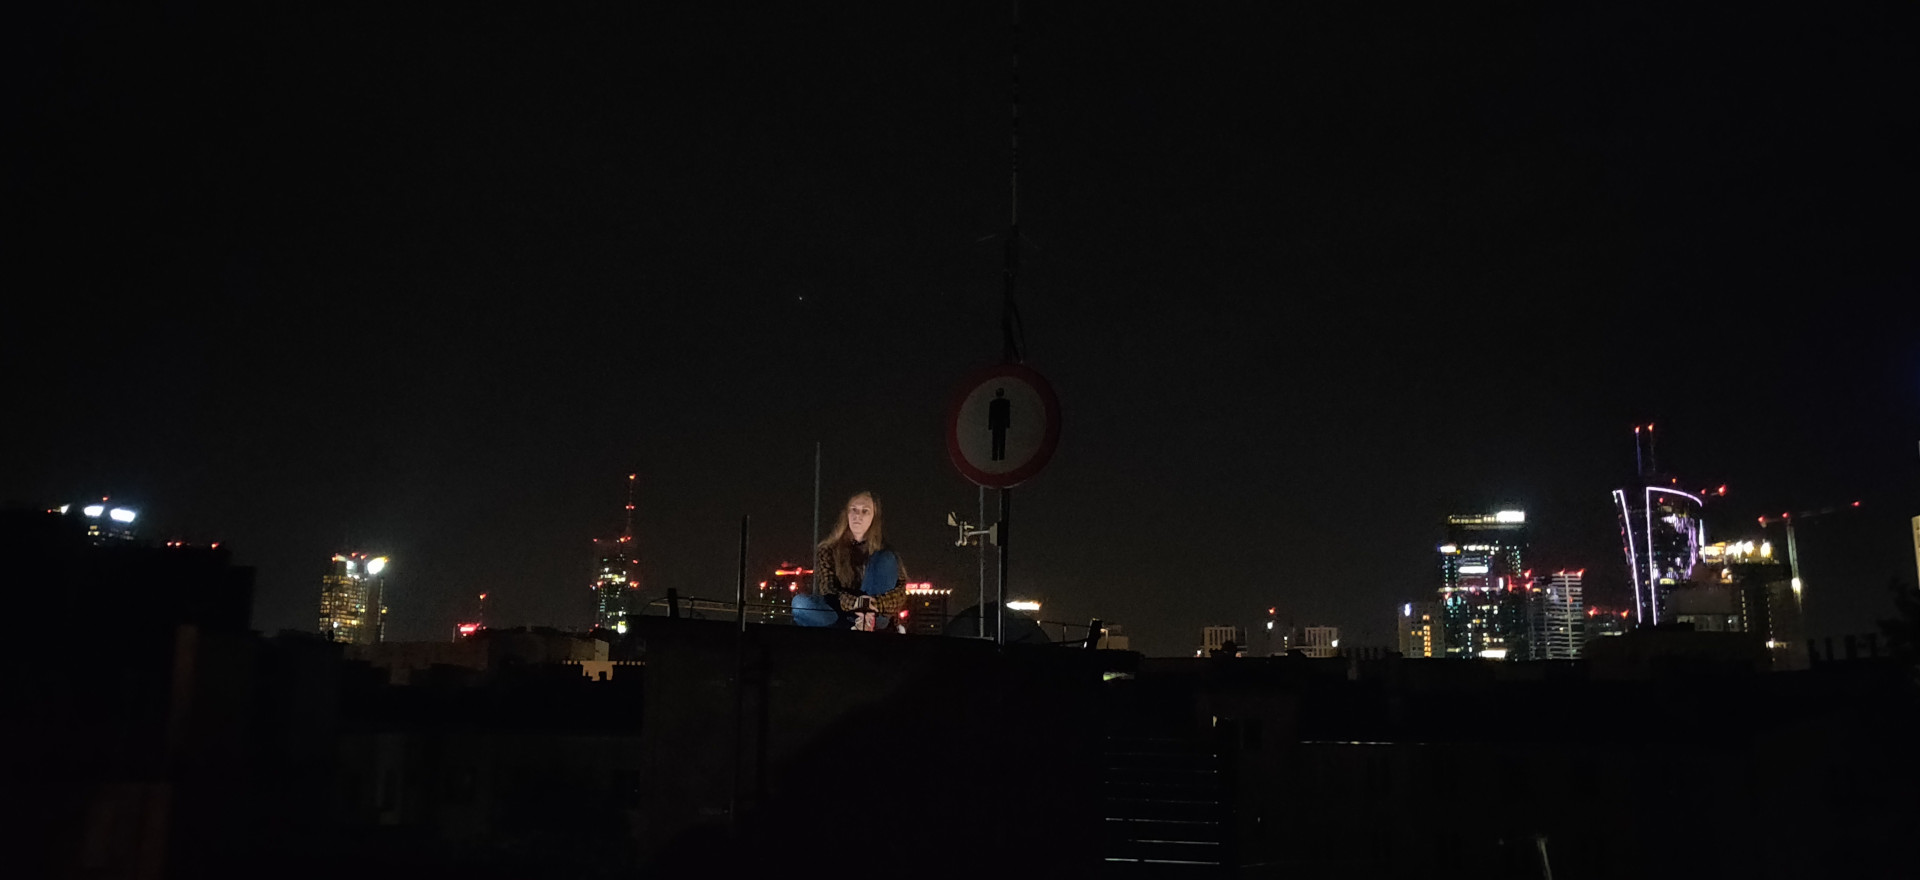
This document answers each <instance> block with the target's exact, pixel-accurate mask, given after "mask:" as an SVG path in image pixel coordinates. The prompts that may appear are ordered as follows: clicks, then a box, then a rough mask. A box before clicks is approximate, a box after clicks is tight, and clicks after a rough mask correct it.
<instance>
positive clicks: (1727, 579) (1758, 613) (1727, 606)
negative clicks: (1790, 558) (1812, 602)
mask: <svg viewBox="0 0 1920 880" xmlns="http://www.w3.org/2000/svg"><path fill="white" fill-rule="evenodd" d="M1696 574H1697V576H1698V580H1697V582H1696V583H1695V584H1693V585H1690V586H1689V587H1688V589H1686V590H1684V591H1681V592H1679V593H1677V594H1675V597H1676V601H1675V603H1674V609H1675V611H1676V613H1675V615H1674V617H1675V619H1676V620H1677V621H1680V622H1687V623H1692V624H1694V628H1695V629H1719V630H1725V631H1730V632H1749V633H1754V634H1756V635H1759V636H1761V637H1762V638H1763V639H1765V643H1766V646H1767V652H1768V654H1769V655H1770V657H1771V661H1772V666H1773V668H1774V669H1777V670H1787V669H1805V668H1806V667H1807V651H1806V630H1805V628H1804V626H1803V624H1802V621H1801V616H1800V592H1799V591H1798V590H1795V589H1794V588H1793V573H1792V569H1791V568H1789V566H1788V565H1786V564H1785V562H1784V561H1783V560H1781V559H1780V558H1779V557H1778V556H1776V555H1775V554H1774V552H1773V545H1771V544H1769V543H1767V542H1766V541H1765V540H1761V541H1759V542H1754V541H1733V542H1729V543H1720V544H1709V545H1707V546H1705V547H1702V548H1700V564H1699V566H1698V567H1697V568H1696ZM1696 597H1705V598H1706V599H1707V600H1709V601H1712V600H1719V603H1720V604H1719V605H1718V606H1717V607H1714V606H1710V609H1709V610H1711V611H1713V612H1718V614H1719V615H1721V616H1723V617H1724V619H1725V620H1726V622H1727V624H1726V625H1725V626H1720V627H1715V626H1711V625H1707V626H1702V625H1701V624H1702V621H1701V620H1700V615H1698V614H1685V613H1680V612H1688V611H1697V610H1698V609H1697V608H1694V607H1687V604H1692V605H1696V606H1697V605H1699V604H1702V603H1701V602H1700V601H1698V599H1697V598H1696ZM1683 599H1684V600H1695V601H1692V602H1691V603H1683V602H1682V601H1681V600H1683Z"/></svg>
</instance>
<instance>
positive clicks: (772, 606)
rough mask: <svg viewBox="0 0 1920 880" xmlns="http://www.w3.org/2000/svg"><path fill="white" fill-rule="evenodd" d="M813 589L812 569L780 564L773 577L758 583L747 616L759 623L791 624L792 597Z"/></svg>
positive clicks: (787, 563)
mask: <svg viewBox="0 0 1920 880" xmlns="http://www.w3.org/2000/svg"><path fill="white" fill-rule="evenodd" d="M812 588H813V569H811V568H807V567H805V566H800V565H794V564H793V563H791V562H782V563H780V565H779V566H778V567H776V568H774V570H773V576H772V577H769V578H767V579H766V580H764V581H761V582H760V591H759V593H758V594H757V595H756V596H755V604H754V607H753V608H752V609H750V610H749V611H748V614H747V616H748V617H749V618H751V619H754V620H758V621H760V622H761V623H792V622H793V597H794V596H796V595H799V594H800V592H801V591H803V590H809V589H812Z"/></svg>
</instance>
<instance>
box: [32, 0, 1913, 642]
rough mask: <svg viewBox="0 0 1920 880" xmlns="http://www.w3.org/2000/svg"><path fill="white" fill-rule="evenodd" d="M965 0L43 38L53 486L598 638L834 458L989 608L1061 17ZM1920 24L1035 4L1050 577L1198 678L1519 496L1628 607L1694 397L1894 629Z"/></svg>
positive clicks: (763, 560) (401, 604)
mask: <svg viewBox="0 0 1920 880" xmlns="http://www.w3.org/2000/svg"><path fill="white" fill-rule="evenodd" d="M923 5H924V4H885V5H878V6H876V7H874V8H870V9H851V8H848V7H846V6H843V5H840V4H834V5H833V6H832V8H822V9H818V10H801V9H791V8H789V5H787V4H769V5H767V6H766V7H765V8H753V7H748V6H736V7H733V8H730V9H725V10H719V9H712V10H710V9H708V8H707V6H708V5H706V4H680V6H683V7H689V8H682V9H674V10H669V9H666V8H663V7H661V5H660V4H600V5H594V6H590V7H581V8H579V9H575V10H572V11H558V10H553V9H548V8H545V6H546V5H545V4H520V5H518V6H517V7H514V8H510V9H508V10H505V11H476V10H475V9H473V8H471V7H470V6H469V5H466V4H446V5H445V6H444V7H442V8H440V9H438V10H435V11H407V10H406V9H403V8H402V7H412V6H414V4H369V5H366V6H364V7H358V8H355V7H354V5H353V4H314V5H311V6H309V7H307V8H304V9H300V10H298V11H284V10H282V11H269V10H267V9H263V8H260V7H261V4H235V5H234V6H233V7H231V8H228V7H225V6H222V5H219V4H186V3H175V4H162V5H161V7H162V8H159V9H152V8H148V7H149V5H148V4H76V5H73V6H69V5H66V4H50V5H49V8H45V9H40V10H38V11H36V12H34V13H32V16H31V17H29V18H25V19H16V20H15V24H14V26H12V27H9V28H7V29H6V30H7V31H8V35H7V38H6V41H7V45H6V46H5V52H4V55H5V59H6V60H5V62H4V63H5V64H6V72H7V75H8V82H10V83H12V84H13V86H12V87H11V88H9V89H8V90H7V92H6V96H5V102H6V103H5V105H4V109H5V118H6V120H7V129H8V131H9V132H10V134H9V136H8V138H7V141H8V142H9V143H8V147H7V152H6V155H7V157H8V158H7V164H6V176H5V179H4V186H5V192H4V200H5V203H6V205H7V211H8V213H9V214H10V215H11V221H10V223H9V226H10V227H11V228H12V229H13V230H15V231H14V232H13V233H10V234H9V235H7V236H6V243H5V245H4V247H5V259H6V267H5V276H4V277H5V281H4V286H5V288H6V289H7V290H8V293H7V295H6V299H5V302H6V306H5V312H4V317H3V318H0V343H4V350H3V353H0V357H3V358H4V359H5V362H4V367H5V369H6V371H7V376H8V382H7V386H6V387H7V393H6V396H5V412H6V418H5V422H4V424H5V431H4V434H5V438H6V440H5V442H6V445H5V448H4V450H0V453H3V454H0V500H6V501H9V502H12V503H19V504H28V505H52V504H57V503H61V502H63V501H66V500H71V499H79V498H83V497H86V496H89V495H100V494H105V493H113V494H114V495H115V497H116V498H117V499H120V500H124V501H126V502H128V503H132V504H136V505H138V506H140V507H142V508H143V509H144V510H145V511H146V512H147V520H146V525H147V526H148V531H147V534H148V535H149V536H150V537H154V538H186V539H191V540H200V541H204V540H221V541H225V542H228V544H229V546H232V547H234V548H235V550H236V553H237V555H238V558H239V559H240V560H241V561H242V562H244V563H247V564H251V565H255V566H258V568H259V594H258V599H257V610H256V624H257V625H258V626H259V627H260V628H262V629H264V630H267V631H273V630H277V629H280V628H289V627H293V628H298V627H311V626H312V625H313V623H312V618H313V613H314V610H313V609H314V602H315V598H314V593H315V591H316V585H317V578H318V576H319V573H320V571H321V568H322V565H323V563H324V560H325V559H326V557H327V556H328V555H329V554H331V553H333V552H335V551H336V550H340V549H346V548H357V549H362V550H366V551H369V552H381V553H387V554H390V555H391V556H392V557H393V559H394V566H393V570H392V571H393V582H394V584H395V588H394V597H393V600H392V602H393V606H394V616H395V624H394V630H395V633H396V635H398V636H400V637H404V638H438V637H440V636H441V635H442V634H443V633H445V632H447V628H448V627H449V625H450V624H451V623H453V622H454V621H455V620H456V619H457V618H459V617H462V616H464V614H465V609H466V608H467V607H468V603H467V599H468V598H469V597H470V596H471V595H472V594H475V593H478V592H480V591H482V590H486V591H490V592H491V593H492V594H493V596H494V597H495V599H496V600H497V601H496V603H495V608H494V611H493V614H494V619H495V620H496V621H499V622H502V623H552V624H557V625H565V626H579V625H584V624H585V623H586V622H587V621H588V619H589V602H590V595H589V592H588V590H587V589H586V586H587V583H588V580H589V577H590V571H589V563H590V553H591V549H590V547H591V545H590V544H589V542H588V539H589V538H591V537H592V536H594V535H596V534H609V533H612V532H614V531H616V530H617V528H618V522H619V514H620V505H621V504H622V503H623V501H622V497H621V493H622V491H623V478H624V475H625V474H626V473H627V472H629V471H630V470H633V471H637V472H638V473H639V474H640V480H639V485H640V491H641V497H640V500H639V511H638V515H637V531H638V535H639V537H638V542H639V547H640V549H641V552H642V554H643V555H644V558H645V564H644V569H645V574H646V577H647V578H648V580H649V582H650V584H651V585H652V586H653V587H654V588H655V589H656V590H659V589H664V588H665V587H668V586H676V587H679V588H681V589H682V590H683V591H684V592H686V593H689V594H694V595H713V596H726V595H730V594H731V591H732V582H733V572H734V569H735V565H736V548H737V540H738V532H737V530H738V523H739V518H740V517H741V516H742V515H743V514H750V515H752V517H753V523H754V533H753V552H752V561H753V564H754V567H755V569H763V568H767V567H769V566H771V565H772V564H774V563H777V562H779V561H781V559H783V558H796V557H799V556H801V555H803V554H804V553H805V552H806V551H805V547H806V544H807V541H808V534H809V530H810V517H811V497H812V453H813V444H814V443H815V442H816V441H818V442H820V443H821V444H822V445H823V447H824V450H825V453H824V458H825V466H824V472H825V473H824V476H825V495H826V498H827V504H828V506H829V509H830V510H831V509H832V508H833V507H836V506H837V505H838V504H839V502H840V501H841V500H842V499H844V498H845V496H846V495H847V494H848V493H849V492H850V491H851V490H853V489H855V488H859V487H871V488H873V489H875V490H876V491H878V492H879V494H880V496H881V498H882V500H883V502H884V504H885V516H886V522H887V528H888V533H889V535H890V536H891V537H892V540H893V543H894V544H895V546H896V547H897V548H898V549H900V550H901V552H902V553H903V556H904V558H905V560H906V562H907V564H908V566H909V568H910V569H911V571H912V572H913V574H914V575H915V576H916V577H926V578H930V579H932V580H934V581H936V582H938V583H940V584H942V585H945V586H952V587H955V588H956V589H957V590H959V591H960V592H962V593H963V594H971V593H972V592H973V590H974V587H975V582H974V559H973V557H972V555H971V553H970V552H969V551H964V550H960V549H957V548H955V547H953V546H952V544H951V535H950V532H948V530H947V529H946V527H945V526H944V518H945V514H946V512H947V511H949V510H962V511H970V510H972V509H973V506H974V504H975V498H976V495H975V490H974V488H973V487H972V485H971V484H969V483H967V482H966V481H965V480H964V479H962V478H961V477H960V476H959V475H958V474H957V473H956V472H955V471H954V469H953V468H952V466H951V465H950V464H949V463H948V462H947V460H946V453H945V448H944V441H943V439H942V436H941V430H942V417H943V410H944V408H945V405H946V403H947V398H948V396H949V394H950V393H951V392H952V391H953V388H954V386H955V385H956V384H957V383H958V382H959V381H960V380H961V378H962V377H964V376H965V375H966V374H968V373H969V372H970V371H972V370H974V369H976V368H979V367H982V366H985V365H988V364H991V363H993V362H995V361H996V360H997V359H998V358H999V355H1000V338H999V332H998V308H999V296H1000V290H1001V277H1000V258H1001V250H1000V246H999V242H998V239H994V238H992V237H993V236H996V235H998V234H1000V233H1002V232H1003V231H1004V228H1005V226H1006V223H1007V189H1008V188H1007V180H1006V176H1007V175H1006V168H1007V164H1008V163H1007V160H1008V155H1007V144H1008V131H1007V127H1008V126H1007V115H1008V114H1007V106H1006V97H1007V91H1008V88H1007V80H1008V64H1007V60H1008V59H1007V39H1006V30H1007V28H1006V22H1007V19H1008V15H1007V14H1006V11H1005V10H1004V9H1001V8H996V7H993V6H992V5H991V4H990V5H989V7H980V6H979V5H978V4H972V5H968V4H959V5H958V6H959V7H961V8H956V9H951V10H946V11H930V10H926V9H921V8H919V7H920V6H923ZM1886 5H1887V6H1888V7H1896V6H1898V4H1886ZM265 6H271V7H276V8H277V7H279V6H280V4H265ZM822 6H824V5H822ZM1856 15H1857V16H1858V17H1856ZM1808 16H1824V17H1813V18H1809V17H1808ZM1875 16H1877V17H1875ZM1915 16H1916V10H1915V9H1913V8H1911V7H1907V8H1887V9H1881V10H1877V11H1874V12H1871V13H1857V14H1856V13H1842V12H1838V11H1835V10H1831V9H1825V8H1822V9H1813V8H1803V9H1799V10H1796V11H1795V12H1794V13H1793V14H1792V15H1788V14H1787V13H1785V12H1776V11H1772V10H1765V9H1750V8H1746V7H1744V6H1736V7H1729V8H1728V9H1725V10H1721V11H1717V12H1709V11H1696V10H1690V9H1687V8H1674V7H1672V6H1671V5H1670V4H1649V5H1648V6H1647V7H1646V8H1643V9H1638V10H1635V9H1629V8H1627V7H1625V6H1621V5H1617V4H1615V5H1609V6H1608V7H1607V8H1606V9H1604V10H1597V11H1587V12H1582V11H1570V10H1560V9H1546V10H1542V9H1538V8H1534V5H1533V4H1502V5H1494V6H1486V7H1480V8H1476V9H1472V10H1463V9H1447V10H1428V11H1421V12H1398V13H1393V12H1382V11H1378V10H1358V9H1353V8H1350V4H1339V3H1325V4H1295V5H1281V4H1266V3H1261V4H1245V5H1242V6H1239V7H1233V8H1225V7H1221V8H1207V9H1197V10H1196V9H1177V10H1176V9H1174V8H1173V7H1166V6H1161V7H1144V6H1143V7H1141V8H1137V9H1136V8H1134V5H1133V4H1117V5H1115V4H1079V5H1074V6H1069V7H1062V6H1058V5H1054V4H1040V3H1029V4H1028V9H1027V10H1026V19H1027V20H1026V24H1025V40H1024V46H1025V49H1024V55H1023V57H1022V60H1021V71H1022V79H1023V104H1022V107H1021V118H1022V141H1021V161H1022V165H1023V176H1022V179H1021V201H1022V226H1023V229H1022V232H1023V237H1024V239H1025V242H1024V244H1023V248H1022V252H1023V255H1024V260H1025V269H1024V272H1023V275H1022V278H1021V292H1020V302H1021V307H1022V312H1023V314H1024V317H1025V323H1026V350H1027V363H1028V364H1029V365H1030V366H1032V367H1034V368H1035V369H1038V370H1039V371H1041V372H1042V373H1043V374H1045V375H1046V376H1048V377H1049V378H1050V379H1051V380H1052V382H1053V384H1054V385H1055V387H1056V389H1057V391H1058V392H1059V396H1060V398H1061V401H1062V404H1063V407H1064V410H1065V421H1066V427H1065V432H1064V435H1063V439H1062V442H1061V445H1060V448H1059V452H1058V454H1057V455H1056V456H1055V458H1054V461H1053V463H1052V465H1051V466H1050V467H1049V468H1048V469H1047V470H1046V471H1045V472H1043V473H1042V474H1040V475H1039V476H1038V477H1036V478H1035V479H1034V480H1033V481H1031V482H1030V483H1028V484H1027V485H1025V486H1022V487H1021V488H1020V489H1019V490H1018V491H1017V493H1016V496H1015V500H1016V503H1015V509H1014V514H1015V521H1016V524H1017V525H1018V527H1019V528H1018V532H1017V535H1018V542H1019V543H1018V544H1016V545H1015V547H1014V550H1013V562H1012V566H1013V582H1014V591H1015V593H1017V594H1020V595H1023V596H1030V597H1035V598H1039V599H1042V600H1043V601H1044V602H1045V603H1046V604H1045V614H1044V615H1043V616H1045V617H1047V618H1049V619H1058V620H1067V621H1084V620H1086V619H1087V618H1090V617H1094V616H1099V617H1103V618H1105V619H1108V620H1111V621H1116V622H1120V623H1123V624H1125V625H1126V626H1127V627H1128V628H1129V630H1130V631H1131V632H1132V633H1133V635H1134V636H1135V646H1136V647H1139V648H1144V649H1146V650H1148V651H1149V652H1151V653H1179V652H1182V651H1186V650H1190V649H1191V647H1192V646H1193V645H1194V644H1195V643H1196V642H1197V641H1198V638H1199V630H1200V627H1201V626H1202V625H1204V624H1208V623H1224V622H1234V623H1240V624H1242V625H1247V626H1252V625H1254V624H1255V622H1256V621H1257V620H1258V619H1259V618H1260V617H1261V616H1263V614H1264V610H1265V608H1266V607H1267V606H1269V605H1278V606H1280V607H1281V608H1282V609H1283V613H1284V614H1287V615H1290V616H1291V617H1292V618H1293V619H1294V620H1295V622H1297V623H1299V624H1302V625H1304V624H1320V623H1329V624H1334V625H1338V626H1341V627H1343V628H1346V630H1347V632H1348V638H1349V639H1350V640H1351V641H1352V642H1355V643H1369V644H1386V643H1388V642H1389V641H1390V639H1391V635H1392V631H1391V623H1392V615H1393V613H1394V611H1395V610H1396V606H1397V605H1398V603H1400V602H1402V601H1405V600H1408V599H1414V598H1418V597H1420V596H1423V595H1426V594H1427V593H1429V592H1430V591H1431V589H1432V588H1433V587H1434V586H1435V583H1434V581H1435V578H1436V577H1437V566H1436V563H1435V558H1434V554H1433V547H1434V545H1435V543H1437V541H1438V539H1439V538H1440V536H1441V530H1440V521H1441V519H1442V518H1443V517H1444V516H1445V515H1446V514H1448V513H1451V512H1462V511H1481V510H1488V509H1493V508H1495V507H1499V506H1519V507H1523V508H1525V509H1526V510H1527V511H1528V513H1529V516H1530V519H1531V520H1533V521H1534V522H1535V523H1537V524H1538V536H1537V539H1536V540H1537V543H1536V550H1535V554H1534V559H1535V560H1536V562H1537V564H1539V565H1544V566H1558V565H1565V566H1574V567H1585V568H1587V569H1588V571H1589V577H1590V584H1591V586H1590V593H1593V594H1598V595H1597V597H1596V598H1598V599H1601V600H1609V599H1613V600H1619V599H1624V597H1625V592H1624V588H1623V584H1624V582H1625V576H1624V571H1623V568H1624V563H1623V562H1622V560H1621V559H1620V558H1619V557H1620V551H1619V539H1618V535H1617V531H1616V527H1615V525H1614V522H1613V519H1612V512H1611V509H1610V506H1609V498H1608V491H1609V490H1610V489H1611V488H1613V487H1614V486H1616V485H1618V484H1619V482H1620V481H1621V480H1623V479H1624V478H1625V477H1626V476H1627V475H1628V474H1629V473H1630V472H1631V470H1632V464H1633V445H1632V435H1631V433H1630V426H1631V425H1632V424H1634V423H1635V422H1647V421H1652V422H1655V423H1656V424H1657V425H1658V426H1659V429H1658V430H1659V433H1660V435H1661V437H1662V438H1663V439H1662V441H1661V445H1660V458H1661V464H1662V465H1663V467H1666V468H1667V469H1669V470H1672V471H1674V472H1675V473H1678V474H1681V475H1684V477H1685V481H1687V482H1690V483H1697V485H1696V486H1693V487H1692V488H1698V486H1704V485H1718V484H1720V483H1726V484H1728V485H1729V487H1730V489H1729V495H1728V496H1727V498H1726V499H1724V501H1723V502H1721V503H1719V504H1716V505H1714V506H1713V507H1712V508H1711V512H1710V516H1711V519H1710V522H1711V523H1712V524H1713V525H1712V529H1713V533H1714V536H1715V537H1734V536H1737V535H1736V534H1735V533H1740V534H1756V535H1757V532H1756V531H1755V529H1754V528H1749V527H1748V526H1747V525H1746V524H1748V523H1752V522H1753V517H1754V516H1756V515H1758V514H1759V513H1763V512H1777V511H1780V510H1786V509H1794V510H1800V509H1806V508H1810V507H1819V506H1824V505H1827V504H1833V503H1836V502H1839V503H1844V502H1850V501H1853V500H1861V501H1863V502H1864V504H1863V507H1862V508H1861V510H1860V511H1859V512H1857V513H1850V514H1847V515H1845V516H1840V517H1831V518H1828V519H1825V520H1821V521H1818V522H1815V523H1809V525H1808V526H1807V527H1806V528H1805V529H1804V530H1803V534H1802V536H1801V544H1802V551H1803V557H1804V559H1803V563H1804V567H1805V570H1806V573H1807V580H1808V582H1809V591H1810V592H1809V614H1810V615H1811V619H1812V620H1811V628H1812V629H1813V631H1814V632H1815V633H1816V634H1819V633H1842V632H1864V631H1866V630H1867V629H1869V628H1870V627H1871V623H1872V621H1873V620H1874V619H1875V618H1876V617H1877V616H1880V615H1882V614H1884V613H1885V612H1886V609H1887V608H1888V605H1887V603H1886V602H1885V600H1884V599H1883V597H1882V589H1881V588H1882V585H1883V584H1884V583H1885V582H1886V580H1887V579H1888V578H1890V577H1893V576H1896V575H1897V576H1902V577H1905V578H1908V579H1912V578H1913V577H1914V576H1915V572H1914V558H1913V549H1912V546H1911V542H1910V538H1909V533H1908V525H1907V520H1908V518H1909V517H1911V516H1913V515H1915V514H1920V454H1917V452H1920V449H1917V448H1916V441H1920V305H1916V302H1920V295H1917V294H1916V287H1920V258H1917V257H1916V254H1917V253H1920V251H1916V246H1915V242H1916V241H1920V237H1917V236H1916V233H1917V232H1920V229H1917V228H1916V227H1917V226H1920V224H1916V222H1915V207H1914V206H1915V204H1916V203H1917V199H1916V197H1920V186H1916V184H1917V183H1920V175H1917V174H1916V168H1915V163H1916V158H1915V157H1916V156H1920V138H1916V131H1917V129H1916V122H1915V113H1914V108H1915V107H1916V106H1920V95H1916V94H1915V89H1914V87H1913V84H1914V83H1916V82H1920V70H1916V68H1917V67H1920V60H1916V56H1915V54H1914V53H1913V52H1912V51H1911V46H1912V45H1913V44H1914V41H1915V38H1916V36H1920V33H1917V31H1920V28H1916V27H1915V20H1914V19H1915ZM1715 500H1716V501H1720V499H1715ZM1756 527H1757V526H1756ZM1774 538H1775V539H1776V540H1778V539H1779V538H1780V536H1779V535H1778V534H1775V535H1774ZM106 613H111V611H110V609H109V610H107V612H106ZM76 623H77V622H76Z"/></svg>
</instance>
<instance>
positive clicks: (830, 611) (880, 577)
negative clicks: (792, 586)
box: [793, 550, 900, 629]
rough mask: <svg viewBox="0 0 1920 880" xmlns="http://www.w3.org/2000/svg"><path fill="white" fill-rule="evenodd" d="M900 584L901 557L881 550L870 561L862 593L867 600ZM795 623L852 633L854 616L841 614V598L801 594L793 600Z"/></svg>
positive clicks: (863, 576) (862, 576)
mask: <svg viewBox="0 0 1920 880" xmlns="http://www.w3.org/2000/svg"><path fill="white" fill-rule="evenodd" d="M899 581H900V557H898V556H895V555H894V553H893V551H892V550H882V551H880V552H878V553H875V554H873V557H872V558H871V559H868V560H867V570H866V572H865V573H864V574H862V575H861V577H860V592H861V593H863V594H865V595H868V596H878V595H880V594H881V593H885V592H887V591H888V590H891V589H893V587H894V585H895V584H896V583H898V582H899ZM793 622H794V624H795V625H796V626H823V627H827V628H829V629H852V628H853V612H851V611H841V610H840V597H839V596H837V595H833V594H829V595H825V596H821V595H815V594H813V593H800V594H797V595H795V596H794V597H793Z"/></svg>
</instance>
